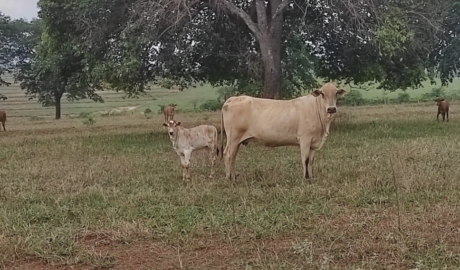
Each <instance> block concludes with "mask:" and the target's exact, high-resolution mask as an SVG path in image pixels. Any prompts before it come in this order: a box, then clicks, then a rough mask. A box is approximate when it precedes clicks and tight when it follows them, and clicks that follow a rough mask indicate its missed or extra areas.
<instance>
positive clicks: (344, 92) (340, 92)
mask: <svg viewBox="0 0 460 270" xmlns="http://www.w3.org/2000/svg"><path fill="white" fill-rule="evenodd" d="M346 94H348V92H347V91H345V90H343V89H339V90H337V95H339V96H341V97H343V96H345V95H346Z"/></svg>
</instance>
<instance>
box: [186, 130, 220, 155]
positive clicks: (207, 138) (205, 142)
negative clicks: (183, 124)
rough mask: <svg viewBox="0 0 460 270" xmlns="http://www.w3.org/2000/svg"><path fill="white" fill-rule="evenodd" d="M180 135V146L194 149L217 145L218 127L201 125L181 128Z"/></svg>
mask: <svg viewBox="0 0 460 270" xmlns="http://www.w3.org/2000/svg"><path fill="white" fill-rule="evenodd" d="M179 136H180V137H179V146H180V147H185V148H193V149H202V148H205V147H210V145H212V146H213V147H217V129H216V128H215V127H214V126H210V125H200V126H197V127H193V128H181V129H180V133H179ZM214 144H215V145H214Z"/></svg>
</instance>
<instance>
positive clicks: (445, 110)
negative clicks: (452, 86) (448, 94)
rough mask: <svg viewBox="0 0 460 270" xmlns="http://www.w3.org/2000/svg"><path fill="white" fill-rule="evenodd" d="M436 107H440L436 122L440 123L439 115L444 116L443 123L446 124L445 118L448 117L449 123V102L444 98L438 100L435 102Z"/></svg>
mask: <svg viewBox="0 0 460 270" xmlns="http://www.w3.org/2000/svg"><path fill="white" fill-rule="evenodd" d="M435 101H436V105H437V106H438V115H437V116H436V120H437V121H439V115H440V114H441V115H442V121H443V122H444V117H445V116H447V122H449V102H447V100H444V99H443V98H438V99H436V100H435Z"/></svg>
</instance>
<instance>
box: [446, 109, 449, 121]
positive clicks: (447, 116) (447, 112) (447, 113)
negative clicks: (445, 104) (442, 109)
mask: <svg viewBox="0 0 460 270" xmlns="http://www.w3.org/2000/svg"><path fill="white" fill-rule="evenodd" d="M446 118H447V122H449V111H448V110H447V111H446Z"/></svg>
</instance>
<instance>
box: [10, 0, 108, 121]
mask: <svg viewBox="0 0 460 270" xmlns="http://www.w3.org/2000/svg"><path fill="white" fill-rule="evenodd" d="M43 2H46V1H41V3H43ZM59 14H60V15H61V16H63V17H61V18H62V20H61V21H60V24H59V27H58V28H53V27H50V25H51V24H52V22H51V20H53V18H52V17H50V16H47V15H46V14H40V15H41V16H40V19H41V22H40V23H41V27H42V30H43V32H42V35H41V38H40V41H39V43H38V44H37V45H36V47H35V50H36V53H35V54H34V56H33V57H32V58H31V59H30V61H29V63H28V64H27V65H23V67H22V69H21V71H20V72H19V74H18V76H17V79H18V80H19V81H20V82H21V88H22V89H24V90H25V92H26V95H27V96H29V97H31V98H37V99H38V102H40V103H41V104H42V105H43V106H54V107H55V108H56V114H55V118H56V119H60V118H61V98H62V97H63V96H64V95H65V96H66V98H67V99H68V100H78V99H84V98H90V99H93V100H94V101H100V102H102V101H103V100H102V98H101V97H100V96H99V95H98V94H97V93H96V91H97V90H102V87H101V83H99V82H98V80H97V78H95V77H93V76H92V74H93V73H92V72H91V71H92V67H91V64H90V63H88V61H87V59H86V58H85V56H84V54H83V53H82V52H80V51H79V50H77V48H76V47H75V46H74V45H73V42H72V40H71V39H70V38H69V35H67V34H65V33H66V32H67V31H72V24H71V23H70V21H68V20H66V18H65V12H62V13H60V12H57V13H56V14H55V15H59Z"/></svg>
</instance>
